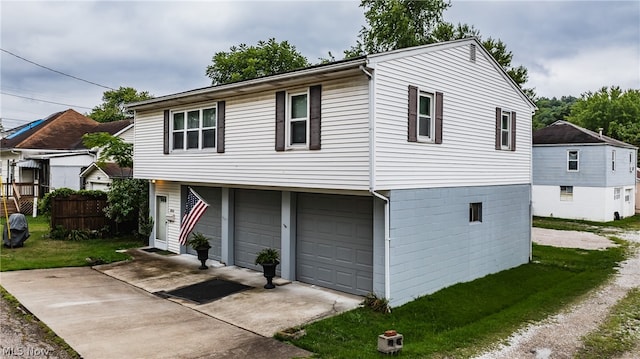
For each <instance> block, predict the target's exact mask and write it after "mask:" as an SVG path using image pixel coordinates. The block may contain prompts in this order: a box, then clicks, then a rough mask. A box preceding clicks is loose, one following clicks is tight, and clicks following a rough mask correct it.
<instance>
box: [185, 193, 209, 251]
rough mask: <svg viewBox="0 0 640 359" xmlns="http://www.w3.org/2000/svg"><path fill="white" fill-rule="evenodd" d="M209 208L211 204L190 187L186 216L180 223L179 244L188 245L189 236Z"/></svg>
mask: <svg viewBox="0 0 640 359" xmlns="http://www.w3.org/2000/svg"><path fill="white" fill-rule="evenodd" d="M208 207H209V204H207V202H205V201H204V200H203V199H202V198H200V196H198V194H197V193H196V192H195V191H194V190H193V189H191V187H189V195H188V196H187V204H186V206H185V209H184V216H183V217H182V222H181V223H180V236H179V237H178V242H180V245H183V246H184V245H185V244H187V238H188V237H189V234H190V233H191V231H192V230H193V227H195V226H196V223H198V221H199V220H200V217H202V215H203V214H204V212H205V211H206V210H207V208H208Z"/></svg>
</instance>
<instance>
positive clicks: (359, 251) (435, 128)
mask: <svg viewBox="0 0 640 359" xmlns="http://www.w3.org/2000/svg"><path fill="white" fill-rule="evenodd" d="M129 109H132V110H135V127H134V128H135V135H134V138H135V140H134V143H135V147H134V168H135V172H134V176H135V177H136V178H142V179H147V180H149V181H150V183H151V194H150V196H151V198H150V203H151V207H152V209H151V212H152V213H151V215H152V216H153V217H154V219H155V223H156V226H155V229H154V231H153V233H152V235H151V238H150V241H151V244H152V245H153V246H155V247H158V248H162V249H167V250H169V251H172V252H175V253H190V251H191V250H190V249H189V248H186V247H185V246H181V245H180V244H179V243H178V240H177V238H178V233H179V229H180V218H181V216H182V215H183V213H184V207H185V201H186V197H187V193H188V189H189V187H191V188H192V189H194V190H195V191H196V192H197V193H198V194H200V196H202V197H203V198H204V199H205V200H206V201H207V202H208V203H209V205H210V207H209V209H208V210H207V212H206V213H205V215H204V217H203V218H202V219H201V221H200V222H199V223H198V225H197V226H196V229H195V230H196V231H200V232H204V233H205V234H206V235H208V236H209V237H210V238H212V239H211V241H210V242H211V245H212V249H211V250H210V258H211V259H214V260H218V261H220V262H222V263H224V264H226V265H235V266H240V267H245V268H250V269H258V268H257V267H256V266H255V265H254V263H253V260H254V258H255V255H256V253H257V252H258V251H259V250H260V249H262V248H265V247H272V248H277V249H278V250H280V252H281V257H282V260H281V265H280V266H279V272H278V274H279V275H280V276H281V277H283V278H285V279H288V280H295V281H299V282H303V283H309V284H312V285H318V286H322V287H327V288H332V289H336V290H339V291H344V292H348V293H354V294H359V295H364V294H367V293H369V292H374V293H375V294H377V295H378V296H380V297H385V298H388V299H390V303H391V304H392V305H393V306H397V305H401V304H404V303H406V302H408V301H411V300H412V299H414V298H417V297H419V296H422V295H425V294H429V293H432V292H435V291H437V290H439V289H441V288H443V287H446V286H449V285H452V284H454V283H458V282H463V281H469V280H473V279H475V278H478V277H482V276H484V275H486V274H489V273H495V272H498V271H501V270H504V269H507V268H512V267H515V266H518V265H520V264H523V263H526V262H527V261H528V260H529V259H530V254H531V238H530V237H531V236H530V224H531V223H530V220H531V213H530V200H531V115H532V112H533V111H534V109H535V106H534V104H533V103H532V102H531V101H530V100H529V99H528V98H527V97H526V95H524V94H523V93H522V91H521V90H520V89H519V87H518V86H517V85H516V84H515V83H514V82H513V81H512V80H511V79H510V78H509V77H508V75H507V74H506V73H505V72H504V71H503V70H502V68H501V67H500V66H499V65H498V64H497V63H496V61H495V60H494V59H493V58H492V57H491V56H490V55H489V54H488V53H487V52H486V51H485V50H484V48H483V47H482V45H481V44H480V43H479V42H478V41H477V40H476V39H465V40H459V41H453V42H447V43H439V44H434V45H427V46H421V47H415V48H408V49H402V50H397V51H392V52H387V53H381V54H374V55H369V56H366V57H360V58H356V59H349V60H343V61H338V62H334V63H329V64H324V65H318V66H312V67H309V68H304V69H300V70H296V71H291V72H287V73H283V74H277V75H273V76H267V77H262V78H257V79H253V80H247V81H242V82H237V83H230V84H225V85H220V86H213V87H206V88H201V89H195V90H190V91H186V92H182V93H177V94H172V95H168V96H163V97H158V98H154V99H150V100H146V101H141V102H137V103H133V104H130V105H129Z"/></svg>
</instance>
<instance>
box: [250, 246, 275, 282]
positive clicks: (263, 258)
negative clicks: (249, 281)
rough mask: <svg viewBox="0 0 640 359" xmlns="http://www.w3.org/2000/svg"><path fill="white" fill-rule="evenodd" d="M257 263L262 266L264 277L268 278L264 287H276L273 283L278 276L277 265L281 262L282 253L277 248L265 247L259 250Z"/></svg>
mask: <svg viewBox="0 0 640 359" xmlns="http://www.w3.org/2000/svg"><path fill="white" fill-rule="evenodd" d="M255 263H256V264H260V265H261V266H262V271H263V272H264V277H265V278H267V284H265V285H264V288H265V289H273V288H275V287H276V286H275V285H273V277H275V276H276V267H277V266H278V264H280V253H278V251H277V250H276V249H273V248H265V249H263V250H261V251H260V252H258V255H257V256H256V262H255Z"/></svg>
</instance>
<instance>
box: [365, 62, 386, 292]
mask: <svg viewBox="0 0 640 359" xmlns="http://www.w3.org/2000/svg"><path fill="white" fill-rule="evenodd" d="M360 70H362V72H364V74H365V75H367V77H368V78H369V192H370V193H371V194H372V195H374V196H375V197H377V198H380V199H381V200H383V201H384V297H385V298H386V299H387V300H388V299H390V298H391V283H390V280H391V274H390V273H391V270H390V268H391V261H390V259H389V254H390V252H391V238H390V235H389V228H390V216H389V198H387V197H386V196H384V195H382V194H380V193H378V192H376V175H375V161H376V152H375V149H376V148H375V133H376V128H375V116H374V103H375V94H374V90H375V88H374V81H373V80H374V79H373V75H372V74H371V73H370V72H369V71H367V69H366V68H365V67H364V66H363V65H360Z"/></svg>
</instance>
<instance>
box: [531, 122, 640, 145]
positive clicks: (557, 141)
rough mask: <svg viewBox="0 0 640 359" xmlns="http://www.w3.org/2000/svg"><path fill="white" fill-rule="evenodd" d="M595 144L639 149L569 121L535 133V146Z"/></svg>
mask: <svg viewBox="0 0 640 359" xmlns="http://www.w3.org/2000/svg"><path fill="white" fill-rule="evenodd" d="M569 144H574V145H575V144H593V145H598V144H602V145H611V146H615V147H623V148H637V147H635V146H633V145H630V144H628V143H626V142H622V141H618V140H616V139H614V138H611V137H608V136H605V135H601V134H599V133H596V132H593V131H591V130H587V129H586V128H582V127H580V126H578V125H574V124H573V123H570V122H567V121H562V120H559V121H556V122H554V123H552V124H550V125H549V126H547V127H545V128H542V129H539V130H536V131H534V132H533V145H534V146H535V145H569Z"/></svg>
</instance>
